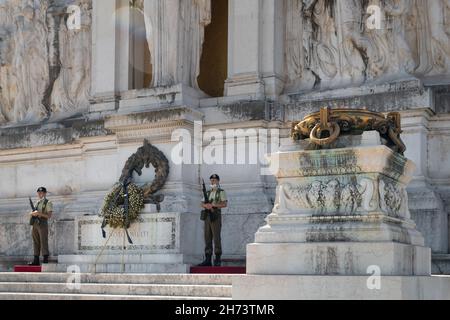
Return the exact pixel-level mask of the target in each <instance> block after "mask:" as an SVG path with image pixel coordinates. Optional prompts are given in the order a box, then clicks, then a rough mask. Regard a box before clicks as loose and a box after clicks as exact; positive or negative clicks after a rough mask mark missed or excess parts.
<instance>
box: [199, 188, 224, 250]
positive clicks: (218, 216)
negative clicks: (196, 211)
mask: <svg viewBox="0 0 450 320" xmlns="http://www.w3.org/2000/svg"><path fill="white" fill-rule="evenodd" d="M208 199H209V201H210V203H212V204H213V205H214V204H218V203H221V202H226V201H227V194H226V192H225V190H223V189H220V188H219V189H217V190H211V191H208ZM221 231H222V210H221V209H219V208H215V209H214V210H213V212H212V213H211V214H208V215H207V216H206V220H205V229H204V236H205V255H206V256H211V255H212V253H213V242H214V254H215V255H216V257H220V256H221V255H222V241H221V236H220V233H221Z"/></svg>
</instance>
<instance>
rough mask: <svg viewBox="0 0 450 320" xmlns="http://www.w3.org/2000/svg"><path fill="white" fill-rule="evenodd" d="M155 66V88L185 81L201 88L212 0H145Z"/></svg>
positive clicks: (148, 32)
mask: <svg viewBox="0 0 450 320" xmlns="http://www.w3.org/2000/svg"><path fill="white" fill-rule="evenodd" d="M144 13H145V26H146V32H147V41H148V44H149V49H150V54H151V60H152V61H151V62H152V68H153V80H152V85H151V86H152V87H161V86H171V85H174V84H180V83H182V84H185V85H187V86H190V87H193V88H197V89H198V83H197V77H198V75H199V74H200V58H201V54H202V46H203V41H204V32H205V27H206V26H207V25H208V24H210V23H211V0H144Z"/></svg>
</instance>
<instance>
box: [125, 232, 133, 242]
mask: <svg viewBox="0 0 450 320" xmlns="http://www.w3.org/2000/svg"><path fill="white" fill-rule="evenodd" d="M125 233H126V234H127V239H128V243H129V244H133V241H132V240H131V237H130V235H129V234H128V229H125Z"/></svg>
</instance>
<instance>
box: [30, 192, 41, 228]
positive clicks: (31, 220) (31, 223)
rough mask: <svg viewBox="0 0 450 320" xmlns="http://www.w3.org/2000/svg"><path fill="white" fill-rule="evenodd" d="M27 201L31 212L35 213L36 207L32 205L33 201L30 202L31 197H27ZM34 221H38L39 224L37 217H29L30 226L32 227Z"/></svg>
mask: <svg viewBox="0 0 450 320" xmlns="http://www.w3.org/2000/svg"><path fill="white" fill-rule="evenodd" d="M28 200H30V207H31V210H33V212H35V211H37V210H36V207H35V206H34V204H33V201H32V200H31V197H28ZM36 221H39V222H40V220H39V217H33V216H31V218H30V226H32V225H34V223H35V222H36Z"/></svg>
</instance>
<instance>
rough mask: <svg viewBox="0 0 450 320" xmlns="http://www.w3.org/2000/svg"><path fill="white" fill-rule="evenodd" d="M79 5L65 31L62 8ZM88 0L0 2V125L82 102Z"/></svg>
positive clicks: (31, 119)
mask: <svg viewBox="0 0 450 320" xmlns="http://www.w3.org/2000/svg"><path fill="white" fill-rule="evenodd" d="M71 4H75V5H78V6H79V7H80V9H81V28H80V29H74V30H68V28H67V26H66V22H67V17H68V15H67V14H66V12H67V7H68V6H69V5H71ZM90 11H91V0H76V1H73V0H70V1H69V0H59V1H48V0H42V1H31V0H8V1H2V2H0V124H1V123H5V122H9V123H30V122H38V121H41V120H43V119H46V118H49V117H50V116H52V114H59V113H61V112H67V111H73V110H76V109H78V108H80V107H81V106H87V103H88V100H87V96H88V91H89V87H90V46H91V40H90V25H91V18H90V14H91V13H90Z"/></svg>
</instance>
